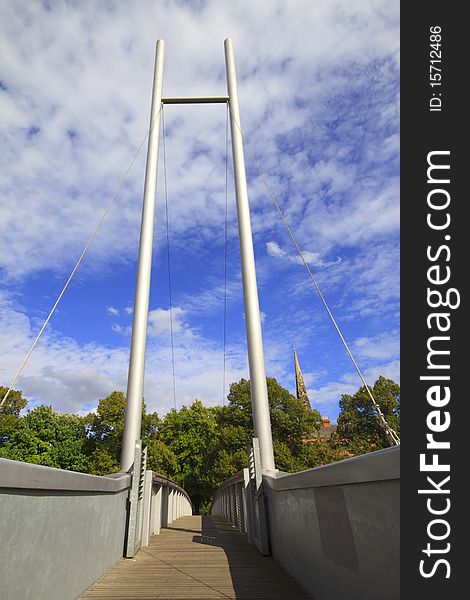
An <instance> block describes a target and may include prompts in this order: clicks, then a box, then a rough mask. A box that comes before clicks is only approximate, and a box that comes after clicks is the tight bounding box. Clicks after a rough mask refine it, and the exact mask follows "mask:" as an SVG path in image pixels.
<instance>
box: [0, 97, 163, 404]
mask: <svg viewBox="0 0 470 600" xmlns="http://www.w3.org/2000/svg"><path fill="white" fill-rule="evenodd" d="M160 111H161V108H160V109H159V111H158V113H157V115H156V116H155V119H154V120H153V122H152V124H151V126H150V127H149V128H148V130H147V132H146V133H145V136H144V137H143V139H142V141H141V142H140V145H139V147H138V148H137V151H136V153H135V154H134V156H133V158H132V160H131V162H130V164H129V166H128V167H127V169H126V171H125V173H124V175H123V176H122V177H121V180H120V182H119V184H118V186H117V188H116V189H115V191H114V194H113V195H112V197H111V200H110V201H109V202H108V204H107V206H106V208H105V210H104V212H103V214H102V216H101V219H100V220H99V221H98V224H97V226H96V227H95V230H94V231H93V233H92V234H91V236H90V238H89V240H88V242H87V243H86V245H85V248H84V249H83V252H82V253H81V254H80V257H79V258H78V260H77V262H76V263H75V266H74V268H73V269H72V272H71V273H70V276H69V278H68V279H67V281H66V282H65V285H64V287H63V288H62V291H61V292H60V294H59V296H58V297H57V300H56V301H55V303H54V305H53V306H52V308H51V310H50V312H49V314H48V315H47V318H46V320H45V321H44V323H43V325H42V327H41V329H40V330H39V333H38V334H37V336H36V338H35V340H34V342H33V343H32V344H31V347H30V348H29V350H28V352H27V353H26V356H25V359H24V360H23V362H22V363H21V366H20V368H19V369H18V371H17V372H16V375H15V377H14V378H13V381H12V382H11V384H10V387H9V388H8V390H7V393H6V394H5V395H4V396H3V398H2V400H1V402H0V407H2V406H3V404H4V402H5V401H6V399H7V398H8V396H9V395H10V392H11V391H12V389H13V386H14V385H15V383H16V382H17V381H18V378H19V376H20V375H21V373H22V371H23V369H24V367H25V366H26V363H27V362H28V360H29V357H30V356H31V354H32V352H33V350H34V348H35V347H36V344H37V343H38V341H39V338H40V337H41V335H42V333H43V331H44V329H45V328H46V327H47V324H48V323H49V321H50V319H51V317H52V315H53V314H54V312H55V309H56V308H57V305H58V304H59V302H60V300H61V299H62V296H63V295H64V293H65V290H66V289H67V288H68V286H69V283H70V282H71V281H72V278H73V276H74V275H75V272H76V271H77V269H78V267H79V266H80V263H81V262H82V260H83V258H84V257H85V254H86V253H87V251H88V248H89V247H90V246H91V243H92V242H93V240H94V239H95V237H96V234H97V233H98V231H99V229H100V227H101V225H102V223H103V221H104V220H105V218H106V215H107V214H108V212H109V210H110V208H111V206H112V204H113V202H114V200H115V199H116V196H117V195H118V193H119V192H120V190H121V188H122V186H123V185H124V183H125V181H126V180H127V177H128V175H129V172H130V170H131V169H132V167H133V166H134V163H135V161H136V160H137V157H138V155H139V154H140V151H141V150H142V146H143V145H144V143H145V140H146V139H147V137H148V136H149V135H150V133H151V132H152V130H153V127H154V125H155V122H156V120H157V119H158V116H159V114H160Z"/></svg>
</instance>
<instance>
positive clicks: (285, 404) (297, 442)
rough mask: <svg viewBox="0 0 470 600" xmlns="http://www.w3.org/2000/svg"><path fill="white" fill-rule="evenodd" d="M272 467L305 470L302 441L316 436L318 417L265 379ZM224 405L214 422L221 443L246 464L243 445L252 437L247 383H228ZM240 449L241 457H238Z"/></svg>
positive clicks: (271, 379) (274, 381)
mask: <svg viewBox="0 0 470 600" xmlns="http://www.w3.org/2000/svg"><path fill="white" fill-rule="evenodd" d="M266 383H267V388H268V402H269V409H270V413H271V428H272V435H273V449H274V458H275V461H276V466H277V467H278V468H279V469H281V470H282V471H287V472H295V471H299V470H302V469H307V468H309V466H308V464H307V463H306V462H305V458H306V457H305V448H304V447H305V439H308V438H309V437H312V436H314V435H315V434H316V433H318V431H319V429H320V427H321V416H320V413H319V412H318V411H317V410H310V409H309V408H307V407H306V406H305V405H304V404H303V402H301V401H300V400H298V399H297V398H296V397H295V396H293V395H292V394H291V393H290V392H289V391H288V390H286V389H285V388H283V387H282V386H281V385H279V383H278V382H277V381H276V379H274V378H272V377H268V378H267V379H266ZM227 399H228V406H226V407H224V408H222V409H220V410H219V413H218V422H219V426H220V428H221V438H222V439H223V440H227V442H222V443H223V444H225V445H224V447H225V449H226V450H227V451H231V452H233V451H236V452H237V453H238V454H237V456H238V457H239V458H240V459H241V458H242V457H243V458H244V465H246V447H247V443H248V442H251V439H252V438H253V435H254V434H253V419H252V407H251V391H250V382H249V381H248V380H246V379H241V380H240V381H239V382H238V383H232V385H231V386H230V391H229V394H228V397H227ZM242 450H244V452H245V453H244V454H242V452H241V451H242Z"/></svg>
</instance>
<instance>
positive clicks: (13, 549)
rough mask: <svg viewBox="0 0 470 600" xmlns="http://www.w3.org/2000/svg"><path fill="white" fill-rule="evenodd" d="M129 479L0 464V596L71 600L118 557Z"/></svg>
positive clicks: (7, 599) (10, 599)
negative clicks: (0, 546) (0, 545)
mask: <svg viewBox="0 0 470 600" xmlns="http://www.w3.org/2000/svg"><path fill="white" fill-rule="evenodd" d="M130 480H131V477H130V475H114V476H109V477H97V476H93V475H85V474H83V473H73V472H70V471H62V470H60V469H51V468H49V467H42V466H39V465H30V464H27V463H21V462H17V461H11V460H6V459H0V540H1V544H2V559H1V561H0V597H1V598H2V600H18V599H20V598H21V600H29V599H33V598H34V600H42V599H44V600H68V599H70V600H72V599H75V598H77V597H78V596H79V595H80V594H81V593H82V592H83V591H84V590H86V589H87V588H88V587H89V586H90V585H91V584H92V583H94V582H95V581H96V580H97V579H98V578H99V577H101V576H102V575H103V574H104V573H105V572H106V571H107V570H108V569H109V568H110V567H111V566H112V565H113V564H114V563H115V562H116V561H118V560H119V559H120V558H122V556H123V546H124V537H125V530H126V516H127V510H126V502H127V497H128V489H129V486H130Z"/></svg>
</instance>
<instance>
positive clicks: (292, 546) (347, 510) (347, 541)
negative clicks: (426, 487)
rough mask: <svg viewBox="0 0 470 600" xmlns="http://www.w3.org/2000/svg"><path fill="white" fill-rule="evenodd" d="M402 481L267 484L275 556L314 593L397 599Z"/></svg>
mask: <svg viewBox="0 0 470 600" xmlns="http://www.w3.org/2000/svg"><path fill="white" fill-rule="evenodd" d="M399 487H400V483H399V480H387V481H375V482H366V483H357V484H350V485H344V486H340V487H329V488H327V487H317V488H310V489H306V488H303V489H293V490H281V491H274V490H273V489H268V490H267V497H268V510H269V524H270V535H271V550H272V554H273V556H275V557H276V558H277V560H279V562H280V563H281V564H282V566H283V567H284V568H285V569H286V570H287V571H288V572H289V573H290V574H291V575H292V577H294V579H295V580H296V581H298V582H299V583H300V584H301V585H302V586H303V587H304V589H305V590H306V591H307V592H308V593H309V594H310V595H311V596H312V598H315V600H341V599H343V598H347V599H348V600H377V599H378V598H380V600H398V598H399V522H400V519H399Z"/></svg>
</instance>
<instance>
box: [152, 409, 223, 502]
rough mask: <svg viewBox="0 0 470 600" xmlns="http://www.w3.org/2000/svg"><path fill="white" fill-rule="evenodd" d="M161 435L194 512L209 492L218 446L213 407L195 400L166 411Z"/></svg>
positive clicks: (177, 477)
mask: <svg viewBox="0 0 470 600" xmlns="http://www.w3.org/2000/svg"><path fill="white" fill-rule="evenodd" d="M161 439H162V441H163V443H164V444H165V445H166V446H168V448H170V450H171V451H172V452H173V454H174V456H175V457H176V460H177V464H178V472H177V473H175V479H176V481H177V482H178V483H180V485H182V486H183V487H184V489H185V490H186V491H187V492H188V494H189V495H190V496H191V498H192V500H193V502H194V505H195V508H196V512H198V511H199V509H200V507H201V505H202V503H204V502H205V501H207V500H208V499H209V498H210V496H211V495H212V493H213V490H214V487H215V482H214V476H213V472H212V468H211V467H212V464H213V462H214V456H215V453H216V452H217V448H218V440H219V432H218V429H217V422H216V420H215V415H214V411H213V410H212V409H210V408H206V407H205V406H204V405H203V404H202V402H200V401H199V400H195V401H194V402H193V403H192V404H191V406H190V407H189V408H188V407H186V406H183V408H182V409H181V410H180V411H177V410H175V409H173V410H171V411H170V412H169V413H167V414H166V416H165V418H164V420H163V423H162V426H161Z"/></svg>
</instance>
